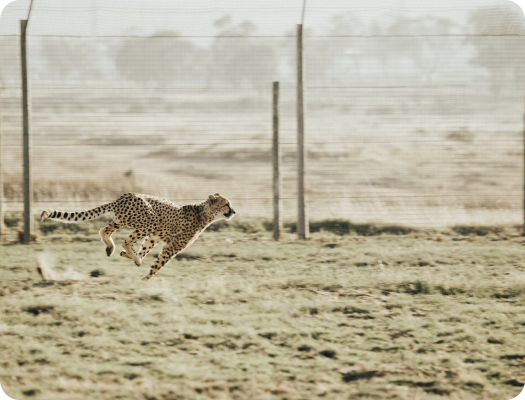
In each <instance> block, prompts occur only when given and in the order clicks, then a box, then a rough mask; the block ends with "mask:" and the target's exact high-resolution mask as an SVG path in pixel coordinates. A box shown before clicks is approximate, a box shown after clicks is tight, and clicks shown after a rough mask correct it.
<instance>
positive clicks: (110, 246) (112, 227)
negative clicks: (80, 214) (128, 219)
mask: <svg viewBox="0 0 525 400" xmlns="http://www.w3.org/2000/svg"><path fill="white" fill-rule="evenodd" d="M122 226H123V225H121V224H117V223H115V222H111V223H110V224H109V225H108V226H106V227H105V228H102V229H101V230H100V231H99V233H100V237H101V238H102V241H103V242H104V244H105V245H106V254H107V256H108V257H109V256H111V255H112V254H113V252H114V251H115V242H114V241H113V239H112V238H111V235H113V233H115V232H116V231H117V230H119V229H120V228H122Z"/></svg>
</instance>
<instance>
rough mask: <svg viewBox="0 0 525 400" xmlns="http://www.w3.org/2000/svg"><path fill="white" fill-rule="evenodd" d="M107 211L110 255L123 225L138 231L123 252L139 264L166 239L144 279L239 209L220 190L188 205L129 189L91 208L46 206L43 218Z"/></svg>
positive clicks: (72, 218)
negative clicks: (74, 209) (138, 244)
mask: <svg viewBox="0 0 525 400" xmlns="http://www.w3.org/2000/svg"><path fill="white" fill-rule="evenodd" d="M106 213H111V215H112V217H113V221H112V222H111V223H110V224H109V225H108V226H106V227H105V228H102V229H101V230H100V236H101V237H102V241H103V242H104V243H105V244H106V254H107V255H108V257H109V256H111V255H112V254H113V252H114V251H115V243H114V242H113V239H112V238H111V235H112V234H113V233H115V231H117V230H118V229H120V228H123V227H130V228H134V229H135V231H134V232H133V233H132V234H131V235H130V236H129V237H128V238H127V239H126V240H125V241H123V242H122V247H123V248H124V250H123V251H122V252H121V253H120V255H121V256H122V257H126V258H130V259H131V260H133V261H135V264H136V265H137V266H140V265H141V264H142V260H143V259H144V257H146V255H147V254H148V253H149V252H150V251H151V249H152V248H153V247H155V245H156V244H157V243H158V242H159V241H163V242H165V243H166V246H164V248H163V249H162V251H161V253H160V254H159V256H158V258H157V260H156V261H155V263H154V264H153V265H152V266H151V267H150V269H149V271H148V272H147V273H146V275H144V276H143V277H142V280H143V281H147V280H148V279H150V278H151V277H152V276H154V275H155V274H156V273H157V272H159V269H161V268H162V267H163V266H165V265H166V264H167V263H168V262H170V260H171V259H172V258H173V257H174V256H175V255H177V254H178V253H180V252H181V251H182V250H184V249H185V248H186V247H188V246H190V245H191V244H192V243H193V242H194V241H195V240H196V239H197V237H198V236H199V235H200V234H201V233H202V232H203V231H204V230H205V229H206V228H207V227H208V226H209V225H210V224H211V223H212V222H214V221H218V220H220V219H228V220H230V219H232V218H233V216H234V215H235V210H234V209H233V208H232V207H231V204H230V200H228V199H227V198H226V197H223V196H221V195H220V194H219V193H215V194H214V195H210V196H209V197H208V199H206V200H205V201H203V202H202V203H200V204H188V205H185V206H179V205H177V204H174V203H172V202H171V201H169V200H166V199H160V198H158V197H154V196H148V195H145V194H140V193H126V194H124V195H122V196H120V197H119V198H118V199H117V200H116V201H114V202H113V203H108V204H104V205H101V206H100V207H97V208H94V209H92V210H88V211H81V212H68V211H56V210H45V211H43V212H42V216H41V217H40V221H42V222H43V221H44V220H46V219H54V220H58V221H63V222H73V223H74V222H81V221H89V220H92V219H95V218H98V217H100V216H101V215H103V214H106ZM141 239H143V242H142V247H141V249H140V251H139V253H138V254H137V253H136V252H135V250H134V249H133V245H134V244H135V243H136V242H137V241H138V240H141Z"/></svg>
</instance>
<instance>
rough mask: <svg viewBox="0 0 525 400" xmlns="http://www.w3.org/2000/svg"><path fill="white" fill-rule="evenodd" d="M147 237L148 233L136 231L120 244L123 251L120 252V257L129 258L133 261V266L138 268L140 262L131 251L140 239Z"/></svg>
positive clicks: (141, 230)
mask: <svg viewBox="0 0 525 400" xmlns="http://www.w3.org/2000/svg"><path fill="white" fill-rule="evenodd" d="M147 236H148V232H147V231H146V230H143V229H137V230H136V231H134V232H133V233H132V234H131V235H130V236H129V237H128V238H127V239H126V240H124V241H123V242H122V247H124V250H123V251H121V252H120V255H121V256H122V257H127V258H131V259H132V260H133V261H135V264H136V265H137V266H139V267H140V264H142V260H141V259H140V258H139V257H138V256H137V253H135V250H133V245H134V244H135V243H136V242H137V241H138V240H140V239H144V238H145V237H147Z"/></svg>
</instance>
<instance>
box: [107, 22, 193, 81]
mask: <svg viewBox="0 0 525 400" xmlns="http://www.w3.org/2000/svg"><path fill="white" fill-rule="evenodd" d="M202 57H203V53H202V50H201V49H200V48H199V47H198V46H196V45H195V44H194V43H193V42H191V41H190V40H188V39H185V38H181V37H178V35H177V32H175V31H165V30H164V31H159V32H156V33H155V34H154V35H153V36H151V37H140V38H137V37H128V38H126V39H124V40H123V41H122V42H120V43H117V44H115V48H114V60H115V65H116V67H117V69H118V71H119V73H120V74H122V76H124V77H125V78H126V79H129V80H132V81H136V82H143V83H146V84H158V85H165V84H168V83H170V82H181V83H187V82H190V83H198V82H199V81H202V79H203V67H202Z"/></svg>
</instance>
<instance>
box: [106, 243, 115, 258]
mask: <svg viewBox="0 0 525 400" xmlns="http://www.w3.org/2000/svg"><path fill="white" fill-rule="evenodd" d="M114 251H115V246H113V247H106V254H107V256H108V257H109V256H111V255H112V254H113V252H114Z"/></svg>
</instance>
